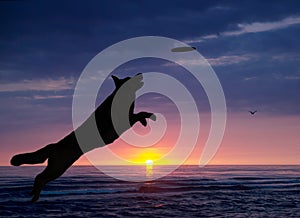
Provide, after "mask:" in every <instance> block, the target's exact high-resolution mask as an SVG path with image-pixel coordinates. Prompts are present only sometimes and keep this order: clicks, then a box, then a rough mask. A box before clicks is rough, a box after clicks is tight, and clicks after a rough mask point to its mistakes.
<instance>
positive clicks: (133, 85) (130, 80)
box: [111, 73, 144, 92]
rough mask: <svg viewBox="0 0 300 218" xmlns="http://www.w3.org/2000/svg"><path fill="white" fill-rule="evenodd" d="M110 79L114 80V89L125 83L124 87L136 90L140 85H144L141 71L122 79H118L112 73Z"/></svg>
mask: <svg viewBox="0 0 300 218" xmlns="http://www.w3.org/2000/svg"><path fill="white" fill-rule="evenodd" d="M111 77H112V79H113V80H114V83H115V86H116V90H118V89H119V88H120V87H121V86H123V85H125V86H126V87H125V88H126V89H128V90H130V91H133V92H136V91H137V90H139V89H140V88H142V86H143V85H144V83H143V81H142V80H143V75H142V74H141V73H138V74H136V75H135V76H133V77H126V78H124V79H119V78H118V77H116V76H114V75H112V76H111Z"/></svg>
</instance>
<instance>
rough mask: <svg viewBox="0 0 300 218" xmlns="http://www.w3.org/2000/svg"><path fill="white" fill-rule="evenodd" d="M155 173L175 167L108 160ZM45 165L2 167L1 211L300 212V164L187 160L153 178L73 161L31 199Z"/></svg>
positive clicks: (242, 214) (9, 214)
mask: <svg viewBox="0 0 300 218" xmlns="http://www.w3.org/2000/svg"><path fill="white" fill-rule="evenodd" d="M106 167H107V169H111V170H112V171H114V172H116V171H117V172H119V173H120V174H125V175H126V174H128V173H131V174H134V172H144V173H145V174H146V175H147V176H149V177H151V176H152V175H153V174H154V173H159V172H164V171H166V169H167V168H168V167H169V166H155V165H154V166H152V167H151V169H149V168H148V169H147V167H146V166H106ZM43 168H44V167H29V166H24V167H23V166H22V167H0V217H26V216H28V217H54V216H55V217H57V216H58V217H59V216H62V217H90V216H92V217H300V167H299V166H206V167H203V168H199V167H198V166H187V165H186V166H181V167H180V168H178V169H177V170H176V171H174V172H173V173H171V174H169V175H168V176H165V177H163V178H160V179H158V180H155V181H150V182H139V183H136V182H126V181H120V180H117V179H114V178H111V177H109V176H107V175H105V174H103V173H101V172H100V171H99V170H98V169H96V168H95V167H92V166H73V167H71V168H70V169H69V170H68V171H67V172H66V173H65V174H64V175H63V176H62V177H60V178H58V179H57V180H55V181H52V182H50V183H48V184H47V185H46V187H45V188H44V190H43V191H42V193H41V196H40V199H39V201H38V202H37V203H34V204H32V203H30V195H29V193H30V191H31V188H32V185H33V181H34V177H35V176H36V175H37V174H38V173H39V172H41V171H42V170H43Z"/></svg>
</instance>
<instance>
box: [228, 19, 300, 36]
mask: <svg viewBox="0 0 300 218" xmlns="http://www.w3.org/2000/svg"><path fill="white" fill-rule="evenodd" d="M297 24H300V17H287V18H284V19H283V20H280V21H275V22H254V23H251V24H238V27H239V30H237V31H227V32H224V33H222V35H226V36H231V35H241V34H245V33H259V32H266V31H272V30H277V29H284V28H287V27H289V26H291V25H297Z"/></svg>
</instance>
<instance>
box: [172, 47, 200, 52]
mask: <svg viewBox="0 0 300 218" xmlns="http://www.w3.org/2000/svg"><path fill="white" fill-rule="evenodd" d="M194 50H196V48H195V47H190V46H183V47H176V48H172V49H171V51H172V52H189V51H194Z"/></svg>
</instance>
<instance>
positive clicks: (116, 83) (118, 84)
mask: <svg viewBox="0 0 300 218" xmlns="http://www.w3.org/2000/svg"><path fill="white" fill-rule="evenodd" d="M111 78H112V79H113V81H114V83H115V86H116V87H119V86H120V83H121V81H120V79H119V78H118V77H116V76H114V75H112V76H111Z"/></svg>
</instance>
